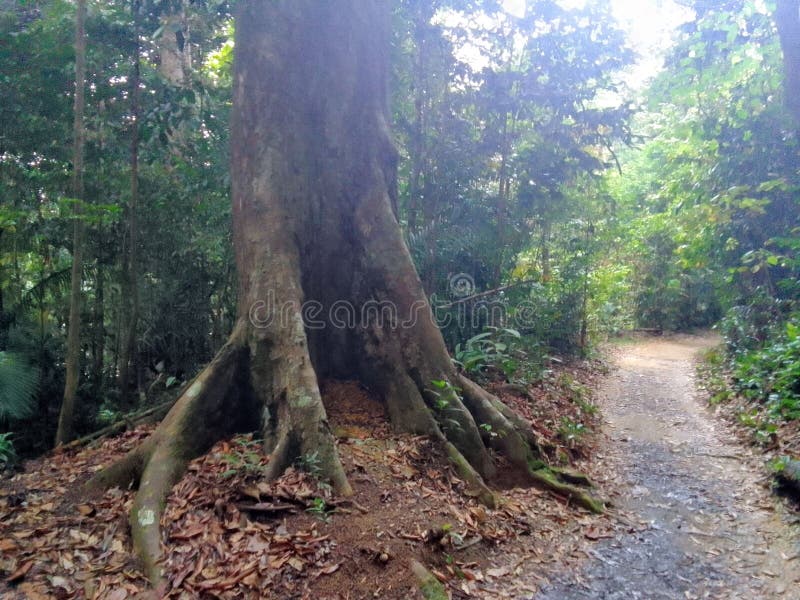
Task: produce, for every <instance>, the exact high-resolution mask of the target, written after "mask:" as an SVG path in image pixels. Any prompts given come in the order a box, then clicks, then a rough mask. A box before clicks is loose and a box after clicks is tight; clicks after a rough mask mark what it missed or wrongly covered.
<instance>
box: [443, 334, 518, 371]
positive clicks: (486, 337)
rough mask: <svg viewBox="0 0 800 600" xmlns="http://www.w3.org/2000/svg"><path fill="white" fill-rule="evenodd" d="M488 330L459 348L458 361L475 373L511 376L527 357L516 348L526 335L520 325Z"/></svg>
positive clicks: (464, 367) (456, 360) (457, 351)
mask: <svg viewBox="0 0 800 600" xmlns="http://www.w3.org/2000/svg"><path fill="white" fill-rule="evenodd" d="M486 329H487V331H484V332H483V333H479V334H478V335H475V336H473V337H471V338H470V339H468V340H467V341H466V343H465V344H464V345H463V347H462V345H461V344H458V345H457V346H456V350H455V363H456V365H458V366H459V367H460V368H462V369H464V371H466V372H467V373H470V374H472V375H488V374H490V373H492V372H499V373H501V374H502V375H503V376H504V377H505V378H506V379H511V378H512V377H513V376H514V375H515V374H516V372H517V370H518V369H519V366H520V363H521V361H522V360H524V359H525V353H524V352H522V351H521V350H520V349H519V348H515V346H516V345H517V342H518V340H519V339H520V338H521V337H522V336H521V335H520V333H519V331H517V330H516V329H510V328H500V327H487V328H486Z"/></svg>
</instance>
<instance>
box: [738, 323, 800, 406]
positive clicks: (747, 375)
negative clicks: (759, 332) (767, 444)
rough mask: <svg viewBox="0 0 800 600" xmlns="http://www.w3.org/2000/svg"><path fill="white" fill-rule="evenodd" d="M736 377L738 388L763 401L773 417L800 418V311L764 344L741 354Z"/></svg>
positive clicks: (747, 395)
mask: <svg viewBox="0 0 800 600" xmlns="http://www.w3.org/2000/svg"><path fill="white" fill-rule="evenodd" d="M733 377H734V382H735V386H736V388H737V390H738V391H739V392H740V393H741V394H743V395H744V396H745V397H746V398H749V399H751V400H757V401H759V402H761V403H763V405H764V406H765V408H766V410H767V413H768V414H769V416H770V417H771V418H774V419H783V420H787V421H790V420H796V419H800V314H795V315H794V316H793V317H792V318H791V319H790V320H789V321H787V322H786V324H785V326H784V330H783V331H782V332H781V333H779V334H776V335H775V336H774V337H772V338H770V339H769V340H768V341H767V343H765V344H764V346H763V347H761V348H759V349H756V350H751V351H749V352H744V353H740V354H738V355H737V356H736V357H735V363H734V370H733Z"/></svg>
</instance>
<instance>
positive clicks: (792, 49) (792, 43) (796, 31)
mask: <svg viewBox="0 0 800 600" xmlns="http://www.w3.org/2000/svg"><path fill="white" fill-rule="evenodd" d="M775 24H776V25H777V27H778V34H779V35H780V39H781V48H782V49H783V62H784V69H785V72H786V83H785V88H784V89H785V96H786V104H787V106H788V107H789V110H790V111H791V112H792V115H793V116H794V118H795V125H797V126H800V0H778V4H777V7H776V9H775Z"/></svg>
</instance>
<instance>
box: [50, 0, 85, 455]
mask: <svg viewBox="0 0 800 600" xmlns="http://www.w3.org/2000/svg"><path fill="white" fill-rule="evenodd" d="M85 87H86V0H78V3H77V5H76V12H75V98H74V111H73V112H74V122H73V128H72V129H73V151H72V195H73V197H74V200H75V202H81V201H83V146H84V138H85V135H86V134H85V130H84V126H83V112H84V105H85V103H86V101H85ZM74 217H75V220H74V223H73V234H72V272H71V274H70V276H71V278H72V279H71V283H70V293H69V326H68V329H67V357H66V375H65V379H66V382H65V384H64V399H63V400H62V402H61V412H60V413H59V416H58V429H57V431H56V441H55V444H56V446H60V445H61V444H64V443H66V442H68V441H70V440H71V439H72V421H73V413H74V411H75V398H76V396H77V394H78V379H79V377H80V354H81V280H82V275H83V229H84V224H83V219H82V218H81V210H80V205H79V204H76V205H75V211H74Z"/></svg>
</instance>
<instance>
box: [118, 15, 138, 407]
mask: <svg viewBox="0 0 800 600" xmlns="http://www.w3.org/2000/svg"><path fill="white" fill-rule="evenodd" d="M133 11H134V14H133V19H134V35H135V36H136V43H135V46H134V48H135V50H134V56H133V75H132V77H131V118H132V128H131V155H130V156H131V182H130V194H131V195H130V201H129V203H128V246H127V250H128V252H127V260H126V264H125V270H124V277H125V282H124V285H123V289H125V290H126V294H125V296H126V297H125V298H123V302H124V303H125V312H124V314H125V315H126V316H127V319H126V320H125V326H124V328H123V334H122V335H123V339H122V343H121V344H120V356H119V389H120V397H121V400H122V402H123V404H124V405H128V404H130V387H131V381H130V380H131V376H130V374H131V369H134V371H135V370H136V365H135V364H131V363H132V362H134V361H135V360H136V356H135V354H136V352H135V350H136V327H137V325H138V322H139V231H138V221H137V219H138V214H137V213H138V210H139V112H140V97H141V91H140V89H139V88H140V83H141V71H140V69H141V66H140V62H141V60H140V46H139V27H138V25H137V24H138V20H139V3H138V2H135V3H134V4H133ZM137 381H138V378H137ZM137 387H138V385H137Z"/></svg>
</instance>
